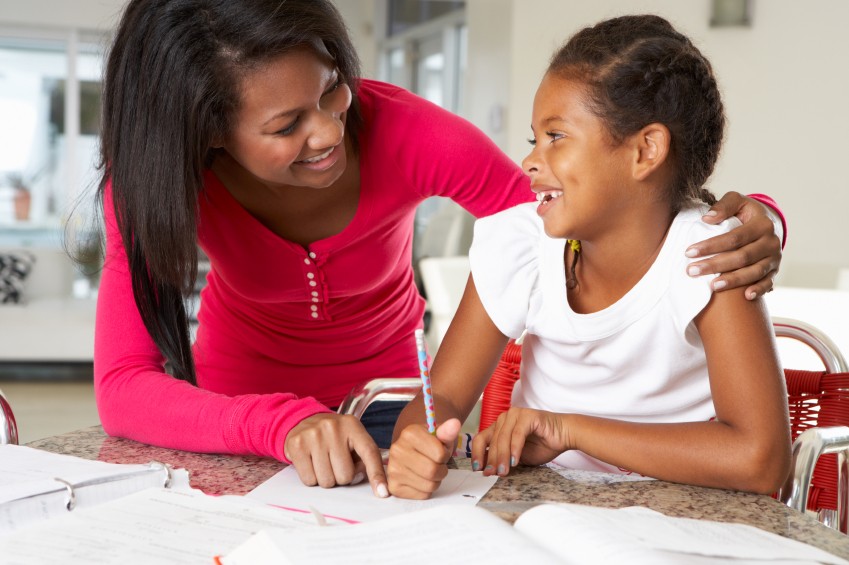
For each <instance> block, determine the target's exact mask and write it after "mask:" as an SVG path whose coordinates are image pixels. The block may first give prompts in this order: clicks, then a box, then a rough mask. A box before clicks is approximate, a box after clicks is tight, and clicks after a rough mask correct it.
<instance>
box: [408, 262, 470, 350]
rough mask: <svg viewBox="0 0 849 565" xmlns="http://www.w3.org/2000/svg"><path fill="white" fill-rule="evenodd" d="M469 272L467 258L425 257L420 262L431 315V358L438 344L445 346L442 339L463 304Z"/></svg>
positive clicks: (429, 341)
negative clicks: (461, 302) (461, 300)
mask: <svg viewBox="0 0 849 565" xmlns="http://www.w3.org/2000/svg"><path fill="white" fill-rule="evenodd" d="M469 272H470V268H469V258H468V257H467V256H457V257H426V258H424V259H422V260H421V261H419V273H420V274H421V277H422V284H423V286H424V290H425V293H426V294H427V301H428V309H429V310H430V313H431V318H430V327H429V328H428V333H427V336H426V337H427V341H428V346H429V347H430V354H431V356H433V355H435V354H436V350H437V349H439V344H440V343H442V338H443V337H444V336H445V332H446V331H447V330H448V326H449V325H450V324H451V319H452V318H453V317H454V313H455V312H456V311H457V307H458V306H459V305H460V299H461V298H463V291H464V290H465V288H466V281H467V280H468V278H469Z"/></svg>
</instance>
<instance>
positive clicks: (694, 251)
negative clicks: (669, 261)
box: [684, 249, 699, 257]
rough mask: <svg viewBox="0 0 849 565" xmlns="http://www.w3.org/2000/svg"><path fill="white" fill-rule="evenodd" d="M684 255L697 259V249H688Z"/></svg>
mask: <svg viewBox="0 0 849 565" xmlns="http://www.w3.org/2000/svg"><path fill="white" fill-rule="evenodd" d="M684 255H686V256H687V257H698V256H699V250H698V249H688V250H687V251H685V252H684Z"/></svg>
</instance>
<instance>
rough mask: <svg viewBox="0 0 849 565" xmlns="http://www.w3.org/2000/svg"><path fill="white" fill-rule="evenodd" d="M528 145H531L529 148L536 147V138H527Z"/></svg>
mask: <svg viewBox="0 0 849 565" xmlns="http://www.w3.org/2000/svg"><path fill="white" fill-rule="evenodd" d="M528 143H530V144H531V147H536V145H537V138H535V137H529V138H528Z"/></svg>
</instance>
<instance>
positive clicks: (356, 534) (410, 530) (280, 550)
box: [221, 505, 559, 565]
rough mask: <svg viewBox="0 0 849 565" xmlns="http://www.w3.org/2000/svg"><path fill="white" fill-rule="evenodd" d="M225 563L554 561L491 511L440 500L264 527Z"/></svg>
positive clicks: (500, 564) (491, 564) (508, 564)
mask: <svg viewBox="0 0 849 565" xmlns="http://www.w3.org/2000/svg"><path fill="white" fill-rule="evenodd" d="M221 562H222V563H223V565H278V564H280V563H287V564H294V565H300V564H304V565H337V564H339V563H344V564H345V565H366V564H372V565H373V564H377V563H392V564H393V565H394V564H404V565H416V564H422V565H425V564H426V565H433V564H436V563H438V564H439V565H468V564H469V563H485V564H487V565H516V564H517V563H558V562H559V561H558V560H557V558H556V557H555V556H553V555H552V554H550V553H548V552H546V551H545V550H544V549H542V548H539V547H534V546H533V545H532V544H530V543H529V542H528V541H527V540H526V539H525V538H523V536H522V535H520V534H519V533H518V532H516V531H514V530H513V528H512V527H511V526H510V524H508V523H507V522H505V521H504V520H502V519H501V518H498V517H496V516H495V515H493V514H490V513H489V512H488V511H486V510H483V509H482V508H475V507H473V506H456V505H442V506H439V507H432V508H428V509H426V510H422V511H420V512H414V513H411V514H405V515H403V516H396V517H392V518H387V519H384V520H377V521H373V522H368V523H364V524H355V525H351V526H342V527H335V528H318V529H312V530H309V531H299V532H297V533H292V532H285V531H280V530H277V529H268V530H263V531H262V532H260V533H259V534H257V535H256V536H254V537H253V538H251V540H250V541H248V542H246V543H245V544H244V545H243V546H241V547H239V548H238V549H236V550H234V551H233V552H231V553H229V554H226V555H225V556H224V557H223V558H222V559H221Z"/></svg>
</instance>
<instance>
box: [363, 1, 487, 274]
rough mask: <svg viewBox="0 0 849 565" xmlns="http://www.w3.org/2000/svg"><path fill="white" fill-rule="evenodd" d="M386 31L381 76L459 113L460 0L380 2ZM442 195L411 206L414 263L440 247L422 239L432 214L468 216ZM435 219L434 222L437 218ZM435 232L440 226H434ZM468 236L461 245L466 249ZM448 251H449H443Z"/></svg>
mask: <svg viewBox="0 0 849 565" xmlns="http://www.w3.org/2000/svg"><path fill="white" fill-rule="evenodd" d="M384 9H385V14H384V17H385V18H386V26H385V32H384V33H385V35H384V37H383V38H382V39H381V41H380V77H379V78H380V79H381V80H385V81H386V82H391V83H393V84H396V85H398V86H401V87H403V88H406V89H408V90H410V91H412V92H414V93H416V94H418V95H419V96H421V97H423V98H425V99H427V100H430V101H431V102H433V103H434V104H438V105H439V106H442V107H443V108H445V109H447V110H450V111H452V112H455V113H457V114H462V110H463V80H464V72H465V68H466V39H467V33H466V22H465V20H466V14H465V2H464V1H438V0H388V1H387V2H386V4H385V6H384ZM462 216H468V214H467V213H466V212H465V211H463V210H462V208H460V207H459V206H457V205H456V204H454V203H452V202H450V201H448V200H446V199H444V198H438V197H436V198H429V199H427V200H425V201H424V202H423V203H422V204H421V205H420V206H419V208H418V210H417V211H416V224H415V232H414V234H415V235H414V242H413V262H414V264H417V263H418V259H420V258H421V257H423V256H425V255H427V254H429V250H431V249H442V248H444V246H442V245H432V244H431V242H429V241H427V235H426V234H427V233H433V232H434V231H435V230H431V231H430V232H428V230H427V228H428V226H429V225H430V224H431V223H433V222H432V221H433V220H434V219H435V218H439V219H440V220H439V221H442V218H447V219H448V221H454V220H455V219H456V220H457V221H461V222H462V221H466V222H467V223H470V222H471V217H468V218H466V219H465V220H463V218H462ZM437 223H438V222H437ZM436 231H439V230H436ZM467 239H468V238H462V240H461V241H460V246H461V247H462V246H466V249H457V250H454V253H463V252H466V251H467V250H468V249H467V245H468V242H467ZM446 253H449V254H450V253H451V250H448V251H446Z"/></svg>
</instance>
